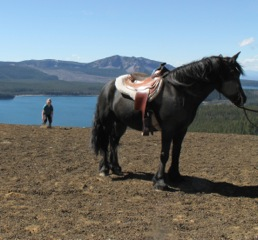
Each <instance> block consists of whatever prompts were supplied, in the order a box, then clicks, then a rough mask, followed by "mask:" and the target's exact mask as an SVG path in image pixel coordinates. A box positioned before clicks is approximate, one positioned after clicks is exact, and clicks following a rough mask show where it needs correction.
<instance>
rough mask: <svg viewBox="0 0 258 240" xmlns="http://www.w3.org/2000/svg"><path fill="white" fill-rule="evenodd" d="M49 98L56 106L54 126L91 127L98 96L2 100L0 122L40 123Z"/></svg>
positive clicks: (21, 97)
mask: <svg viewBox="0 0 258 240" xmlns="http://www.w3.org/2000/svg"><path fill="white" fill-rule="evenodd" d="M47 98H51V99H52V105H53V107H54V118H53V126H62V127H65V126H67V127H91V125H92V120H93V115H94V112H95V107H96V102H97V97H96V96H17V97H15V98H14V99H12V100H0V123H6V124H22V125H40V124H41V123H42V120H41V112H42V108H43V106H44V104H45V102H46V99H47Z"/></svg>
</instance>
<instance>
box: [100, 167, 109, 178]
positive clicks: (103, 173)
mask: <svg viewBox="0 0 258 240" xmlns="http://www.w3.org/2000/svg"><path fill="white" fill-rule="evenodd" d="M108 175H109V169H101V170H100V171H99V176H101V177H106V176H108Z"/></svg>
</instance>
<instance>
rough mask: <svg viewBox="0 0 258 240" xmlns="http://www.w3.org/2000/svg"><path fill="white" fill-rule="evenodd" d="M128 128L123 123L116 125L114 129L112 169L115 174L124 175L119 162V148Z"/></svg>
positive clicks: (111, 149)
mask: <svg viewBox="0 0 258 240" xmlns="http://www.w3.org/2000/svg"><path fill="white" fill-rule="evenodd" d="M125 130H126V126H125V125H123V124H121V123H115V124H114V127H113V131H112V133H111V136H110V158H109V161H110V164H109V166H110V169H111V171H112V173H113V174H116V175H122V168H121V167H120V165H119V162H118V153H117V148H118V145H119V141H120V138H121V137H122V136H123V134H124V133H125Z"/></svg>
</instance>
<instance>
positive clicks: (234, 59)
mask: <svg viewBox="0 0 258 240" xmlns="http://www.w3.org/2000/svg"><path fill="white" fill-rule="evenodd" d="M240 53H241V52H238V53H237V54H236V55H234V56H233V57H232V58H231V60H232V61H233V62H236V60H237V58H238V56H239V54H240Z"/></svg>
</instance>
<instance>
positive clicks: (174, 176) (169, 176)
mask: <svg viewBox="0 0 258 240" xmlns="http://www.w3.org/2000/svg"><path fill="white" fill-rule="evenodd" d="M167 179H168V180H169V181H170V182H172V183H180V182H182V181H183V180H184V178H183V176H182V175H181V174H171V173H169V174H167Z"/></svg>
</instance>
